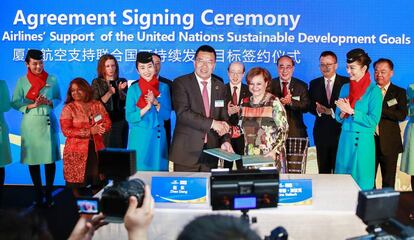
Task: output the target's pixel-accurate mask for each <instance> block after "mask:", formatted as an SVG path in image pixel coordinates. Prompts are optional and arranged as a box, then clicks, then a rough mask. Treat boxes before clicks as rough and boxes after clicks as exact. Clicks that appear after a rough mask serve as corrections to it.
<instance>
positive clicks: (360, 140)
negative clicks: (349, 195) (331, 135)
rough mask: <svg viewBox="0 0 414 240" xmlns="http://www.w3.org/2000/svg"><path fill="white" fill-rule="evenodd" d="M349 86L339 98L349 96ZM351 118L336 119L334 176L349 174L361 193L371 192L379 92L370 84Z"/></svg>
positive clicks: (379, 103)
mask: <svg viewBox="0 0 414 240" xmlns="http://www.w3.org/2000/svg"><path fill="white" fill-rule="evenodd" d="M349 87H350V85H349V84H345V85H344V86H343V87H342V89H341V93H340V95H339V98H347V97H348V96H349ZM354 111H355V113H354V115H352V116H348V117H347V118H345V119H341V118H340V117H339V115H340V113H341V110H340V109H339V108H336V119H337V121H338V122H340V123H342V130H341V135H340V137H339V145H338V152H337V155H336V166H335V173H339V174H350V175H351V176H352V177H353V178H354V180H355V182H356V183H357V184H358V185H359V187H360V188H361V189H363V190H366V189H372V188H373V187H374V181H375V140H374V133H375V128H376V126H377V125H378V123H379V121H380V118H381V111H382V94H381V90H380V89H379V88H378V87H377V86H376V85H375V84H374V83H371V84H370V85H369V86H368V88H367V89H366V91H365V93H364V95H362V97H361V99H359V100H358V101H357V102H356V103H355V108H354Z"/></svg>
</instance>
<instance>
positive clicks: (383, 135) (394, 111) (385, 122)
mask: <svg viewBox="0 0 414 240" xmlns="http://www.w3.org/2000/svg"><path fill="white" fill-rule="evenodd" d="M374 70H375V81H376V82H377V85H378V87H379V88H380V89H381V92H382V95H383V98H384V101H383V102H382V113H381V119H380V122H379V124H378V127H377V130H376V131H375V148H376V155H375V158H376V159H375V160H376V164H375V170H376V171H377V169H378V165H380V166H381V176H382V187H392V188H394V185H395V174H396V168H397V160H398V154H399V153H401V152H402V151H403V145H402V141H401V131H400V126H399V122H400V121H404V119H405V118H406V117H407V112H408V110H407V95H406V91H405V89H403V88H400V87H398V86H396V85H394V84H393V83H391V77H392V76H393V74H394V64H393V62H392V61H391V60H389V59H385V58H380V59H378V61H376V62H375V63H374ZM377 188H378V186H377Z"/></svg>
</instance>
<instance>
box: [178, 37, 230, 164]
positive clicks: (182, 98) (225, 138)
mask: <svg viewBox="0 0 414 240" xmlns="http://www.w3.org/2000/svg"><path fill="white" fill-rule="evenodd" d="M194 59H195V62H194V72H193V73H190V74H187V75H184V76H181V77H178V78H177V79H175V80H174V82H173V91H172V92H173V94H172V95H173V104H174V109H175V112H176V115H177V122H176V126H175V129H174V136H173V141H172V144H171V152H170V161H172V162H174V171H179V172H197V171H203V172H206V171H210V170H211V169H212V168H216V167H217V164H218V158H216V157H213V156H211V155H208V154H206V153H204V152H203V149H209V148H217V147H221V148H222V149H223V150H226V151H230V152H233V149H232V147H231V144H230V139H229V135H228V132H229V125H228V124H227V122H226V121H227V119H228V113H227V107H226V104H225V101H226V86H225V85H224V84H223V83H222V82H220V81H219V80H217V79H216V78H214V77H213V76H212V73H213V70H214V67H215V65H216V51H215V50H214V48H212V47H210V46H208V45H203V46H201V47H199V48H198V49H197V51H196V53H195V56H194Z"/></svg>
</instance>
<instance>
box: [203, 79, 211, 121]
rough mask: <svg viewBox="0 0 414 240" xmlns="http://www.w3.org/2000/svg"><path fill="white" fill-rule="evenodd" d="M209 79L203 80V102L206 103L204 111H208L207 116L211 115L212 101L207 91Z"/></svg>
mask: <svg viewBox="0 0 414 240" xmlns="http://www.w3.org/2000/svg"><path fill="white" fill-rule="evenodd" d="M207 83H208V82H207V81H202V82H201V84H203V104H204V111H205V112H206V117H210V101H209V99H208V92H207Z"/></svg>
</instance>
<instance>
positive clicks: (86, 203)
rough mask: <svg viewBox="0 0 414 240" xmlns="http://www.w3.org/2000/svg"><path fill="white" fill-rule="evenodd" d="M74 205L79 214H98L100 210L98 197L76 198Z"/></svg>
mask: <svg viewBox="0 0 414 240" xmlns="http://www.w3.org/2000/svg"><path fill="white" fill-rule="evenodd" d="M76 206H77V207H78V213H79V214H98V213H99V212H100V211H101V210H100V207H99V198H87V197H85V198H76Z"/></svg>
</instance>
